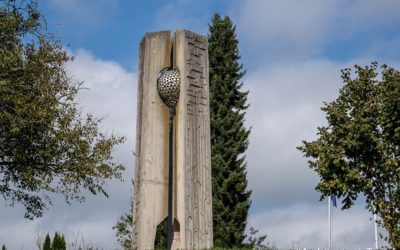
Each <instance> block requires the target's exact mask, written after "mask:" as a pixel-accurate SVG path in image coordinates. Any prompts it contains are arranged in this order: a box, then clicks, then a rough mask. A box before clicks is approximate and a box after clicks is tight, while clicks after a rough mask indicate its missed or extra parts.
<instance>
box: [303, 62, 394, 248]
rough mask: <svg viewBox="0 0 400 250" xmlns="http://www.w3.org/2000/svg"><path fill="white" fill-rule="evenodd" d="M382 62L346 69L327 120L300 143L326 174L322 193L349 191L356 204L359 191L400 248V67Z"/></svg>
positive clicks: (348, 202) (346, 200)
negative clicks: (311, 138)
mask: <svg viewBox="0 0 400 250" xmlns="http://www.w3.org/2000/svg"><path fill="white" fill-rule="evenodd" d="M377 65H378V64H377V63H376V62H374V63H372V64H371V65H369V66H365V67H361V66H358V65H356V66H355V71H354V73H353V71H352V69H350V68H347V69H344V70H342V80H343V82H344V86H343V87H342V88H341V89H340V91H339V96H338V98H337V99H336V100H334V101H333V102H330V103H325V104H324V106H323V107H322V110H323V111H324V112H325V113H326V119H327V125H326V126H321V127H319V128H318V138H317V139H316V140H315V141H311V142H306V141H303V145H302V146H300V147H299V148H298V149H299V150H300V151H302V152H303V153H304V155H305V156H306V157H310V158H312V160H310V161H309V165H310V167H311V168H312V169H313V170H315V171H316V172H317V173H318V175H319V176H320V182H319V183H318V185H317V186H316V190H318V191H319V192H321V194H322V195H321V199H322V198H324V197H328V196H330V195H336V196H338V197H343V200H342V205H343V206H342V209H347V208H350V207H351V206H352V205H353V204H354V201H355V200H356V199H357V197H358V196H359V195H363V196H365V198H366V207H367V209H369V211H371V212H372V213H374V214H377V215H379V217H380V218H381V219H380V220H379V222H380V223H381V225H383V226H384V228H385V229H386V230H387V232H388V238H387V240H388V242H389V244H390V245H391V246H392V247H393V249H400V72H399V71H398V70H395V69H394V68H391V67H388V66H386V65H383V66H382V67H381V69H382V71H381V72H379V73H378V72H377Z"/></svg>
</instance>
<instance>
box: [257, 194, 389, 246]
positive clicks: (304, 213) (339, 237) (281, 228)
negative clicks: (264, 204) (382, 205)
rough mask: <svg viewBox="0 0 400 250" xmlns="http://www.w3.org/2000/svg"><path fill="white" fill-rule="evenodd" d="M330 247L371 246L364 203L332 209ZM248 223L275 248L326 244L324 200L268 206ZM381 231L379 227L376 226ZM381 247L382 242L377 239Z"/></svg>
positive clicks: (371, 232) (370, 226)
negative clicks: (348, 207) (348, 208)
mask: <svg viewBox="0 0 400 250" xmlns="http://www.w3.org/2000/svg"><path fill="white" fill-rule="evenodd" d="M331 213H332V247H333V249H340V248H345V249H359V248H361V249H365V248H367V247H373V246H374V223H373V221H371V217H372V215H371V214H370V213H369V212H367V211H365V210H364V208H363V206H358V205H356V206H354V207H353V208H351V209H350V210H343V211H342V210H340V209H339V208H332V209H331ZM249 224H250V225H251V226H253V227H255V228H257V229H259V232H260V233H261V234H267V240H266V241H267V242H269V243H270V244H271V243H274V244H275V245H276V246H277V247H279V248H281V249H282V248H283V249H288V248H292V247H294V248H300V249H303V248H314V249H316V248H318V247H319V248H320V249H323V248H326V247H327V245H328V237H329V236H328V235H329V230H328V228H329V227H328V206H327V202H326V200H325V201H323V202H320V203H319V204H317V203H314V204H305V203H295V204H292V205H290V206H287V207H285V208H279V209H270V210H268V211H264V212H260V213H258V214H255V215H251V216H250V219H249ZM379 231H382V229H379ZM379 244H380V246H382V244H384V242H382V241H381V240H380V241H379Z"/></svg>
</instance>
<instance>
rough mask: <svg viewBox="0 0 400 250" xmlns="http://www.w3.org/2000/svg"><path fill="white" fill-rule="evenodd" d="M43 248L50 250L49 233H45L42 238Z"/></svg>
mask: <svg viewBox="0 0 400 250" xmlns="http://www.w3.org/2000/svg"><path fill="white" fill-rule="evenodd" d="M43 250H51V239H50V235H49V234H46V238H45V239H44V243H43Z"/></svg>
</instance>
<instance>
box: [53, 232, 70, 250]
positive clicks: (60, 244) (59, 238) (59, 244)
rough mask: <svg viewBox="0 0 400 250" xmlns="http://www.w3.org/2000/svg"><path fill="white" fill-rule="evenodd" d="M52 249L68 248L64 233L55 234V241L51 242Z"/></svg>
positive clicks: (63, 249)
mask: <svg viewBox="0 0 400 250" xmlns="http://www.w3.org/2000/svg"><path fill="white" fill-rule="evenodd" d="M51 249H52V250H66V249H67V246H66V243H65V239H64V235H62V234H58V233H57V232H56V233H55V234H54V238H53V243H52V244H51Z"/></svg>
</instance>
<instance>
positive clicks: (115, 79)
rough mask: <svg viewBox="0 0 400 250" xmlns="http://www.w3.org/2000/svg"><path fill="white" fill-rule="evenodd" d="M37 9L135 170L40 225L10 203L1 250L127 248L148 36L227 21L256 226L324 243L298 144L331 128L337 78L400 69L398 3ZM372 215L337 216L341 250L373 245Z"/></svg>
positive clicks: (319, 207)
mask: <svg viewBox="0 0 400 250" xmlns="http://www.w3.org/2000/svg"><path fill="white" fill-rule="evenodd" d="M39 8H40V9H41V10H42V12H43V13H44V14H45V15H46V19H47V21H48V26H49V29H50V30H51V31H52V32H54V33H56V34H57V36H58V37H59V39H60V40H61V41H62V43H63V44H64V45H65V46H68V47H67V48H68V51H69V52H70V53H71V54H72V55H74V56H75V60H74V61H73V62H70V63H68V64H67V65H66V68H67V70H68V71H69V72H70V74H71V75H72V76H73V77H74V78H75V79H79V80H83V81H85V86H86V87H88V88H89V90H87V91H84V92H82V93H81V94H80V95H79V97H78V101H79V103H80V104H81V106H82V109H83V111H84V112H91V113H94V114H96V115H97V116H101V117H105V118H106V119H105V121H104V123H103V124H102V129H103V130H104V131H105V132H107V133H111V132H114V133H117V134H120V135H125V136H126V137H127V142H126V143H125V144H124V145H121V146H119V147H118V148H116V150H115V159H116V160H117V161H119V162H122V163H123V164H125V166H126V168H127V170H126V172H125V174H124V177H125V182H123V183H120V182H110V183H108V189H109V191H110V198H108V199H106V198H104V197H100V196H95V197H93V196H89V197H88V199H87V201H86V202H85V203H83V204H72V206H69V205H66V204H65V203H64V202H63V200H62V199H55V202H54V203H55V204H54V206H52V207H50V209H49V210H48V211H47V212H46V213H45V215H44V216H43V218H40V219H36V220H34V221H27V220H25V219H23V213H24V210H23V208H21V207H18V206H17V207H9V206H7V204H6V203H5V206H0V243H1V242H6V243H7V244H8V245H9V246H10V249H33V248H34V246H35V232H38V233H39V234H43V233H45V232H47V231H50V232H54V231H55V230H57V231H62V232H63V233H64V234H65V235H66V237H67V239H70V240H72V239H75V238H77V237H78V236H79V237H80V238H84V239H85V242H86V244H88V243H90V244H93V245H98V246H103V247H105V248H106V249H113V248H115V247H118V245H117V243H116V241H115V236H114V235H115V234H114V232H113V230H112V229H111V227H112V226H113V225H114V224H115V222H116V220H117V218H118V216H119V215H121V214H122V213H124V212H127V211H128V209H129V202H130V196H131V185H130V179H131V178H132V176H133V168H134V163H133V154H132V151H133V150H134V140H135V121H136V88H137V85H136V82H137V61H138V47H139V43H140V40H141V38H142V37H143V35H144V33H145V32H153V31H160V30H166V29H169V30H172V31H173V30H176V29H190V30H192V31H195V32H198V33H201V34H204V35H206V34H207V31H208V24H209V22H210V20H211V17H212V14H213V13H214V12H219V13H221V15H229V16H230V17H231V18H232V20H233V22H234V23H235V24H236V31H237V34H238V38H239V42H240V45H239V46H240V47H239V48H240V52H241V55H242V63H243V64H244V68H245V69H246V70H247V74H246V76H245V77H244V79H243V82H244V90H249V91H250V94H249V102H250V104H251V106H250V108H249V110H248V112H247V117H246V124H247V126H249V127H250V126H251V127H252V134H251V136H250V146H249V149H248V151H247V161H248V178H249V186H250V188H252V189H253V196H252V199H253V203H252V208H251V210H250V215H249V220H248V224H249V225H250V226H254V227H256V228H258V229H259V230H260V232H262V233H265V234H267V235H268V238H267V241H269V242H270V243H275V244H276V245H277V246H278V247H281V248H288V247H292V246H295V247H296V246H298V247H314V248H317V247H320V248H322V247H324V246H326V245H327V241H328V240H327V239H328V238H327V236H328V230H327V227H328V225H327V206H326V201H322V202H319V201H318V199H319V194H318V193H316V192H315V191H314V187H315V185H316V183H317V182H318V177H317V176H316V175H315V174H314V173H313V172H312V171H311V170H310V169H309V168H308V166H307V162H306V159H304V158H303V157H302V155H301V153H300V152H298V151H297V150H296V146H299V145H300V143H301V140H303V139H306V140H312V139H314V138H316V127H317V126H319V125H322V124H324V123H325V120H324V114H323V113H322V112H321V111H320V107H321V105H322V102H323V101H331V100H333V99H334V98H335V97H336V96H337V94H338V90H339V88H340V87H341V86H342V82H341V81H340V69H342V68H344V67H351V66H353V65H354V64H361V65H366V64H369V63H370V62H371V61H375V60H376V61H378V62H380V63H386V64H389V65H391V66H393V67H395V68H399V62H400V15H398V11H399V10H400V1H396V0H382V1H372V0H364V1H361V0H356V1H350V0H338V1H318V0H304V1H290V0H282V1H269V0H264V1H263V0H253V1H237V0H233V1H227V0H226V1H194V0H176V1H160V0H156V1H128V0H98V1H88V0H45V1H40V3H39ZM371 217H372V216H371V214H370V213H368V212H366V211H365V209H364V206H363V203H362V201H360V202H359V203H357V204H356V205H355V206H354V207H353V208H352V209H350V210H348V211H340V210H339V209H335V210H333V246H334V248H339V247H340V248H344V247H346V248H348V249H349V248H354V249H355V248H357V249H358V248H359V247H361V248H365V247H372V246H373V244H374V242H373V223H372V222H371V221H370V218H371ZM21 235H24V236H23V237H21ZM79 237H78V238H79ZM17 239H18V240H17Z"/></svg>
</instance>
